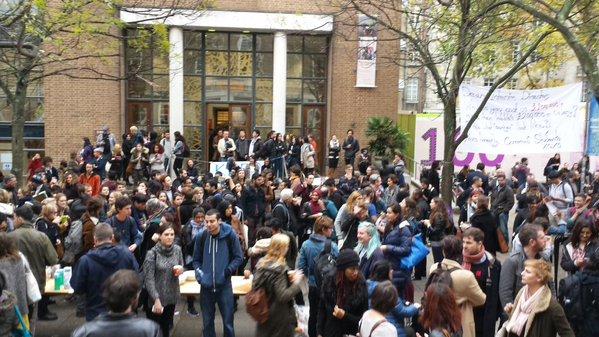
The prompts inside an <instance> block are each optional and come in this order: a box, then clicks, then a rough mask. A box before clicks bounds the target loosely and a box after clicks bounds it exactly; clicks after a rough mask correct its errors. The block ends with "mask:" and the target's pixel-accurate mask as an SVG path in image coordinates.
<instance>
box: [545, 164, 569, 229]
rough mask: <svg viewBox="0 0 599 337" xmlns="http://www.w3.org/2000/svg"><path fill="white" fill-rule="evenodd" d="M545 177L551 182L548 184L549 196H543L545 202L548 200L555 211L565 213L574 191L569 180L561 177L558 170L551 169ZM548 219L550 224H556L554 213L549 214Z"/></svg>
mask: <svg viewBox="0 0 599 337" xmlns="http://www.w3.org/2000/svg"><path fill="white" fill-rule="evenodd" d="M547 178H548V179H549V181H550V182H551V185H549V196H547V197H545V203H548V202H550V203H551V204H552V205H553V206H555V207H554V208H555V209H556V211H558V212H561V213H563V214H566V212H567V210H568V208H569V207H572V205H573V204H574V191H573V190H572V186H571V185H570V183H569V182H567V181H564V180H563V179H562V175H561V173H560V172H559V171H551V172H549V175H547ZM550 210H551V208H550ZM550 215H552V216H550V217H549V221H550V223H551V225H557V218H556V217H555V215H556V214H555V213H552V214H550Z"/></svg>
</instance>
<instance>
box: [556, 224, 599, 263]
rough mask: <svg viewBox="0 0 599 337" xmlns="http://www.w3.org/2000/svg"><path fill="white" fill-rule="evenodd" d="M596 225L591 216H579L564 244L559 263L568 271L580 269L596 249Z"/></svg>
mask: <svg viewBox="0 0 599 337" xmlns="http://www.w3.org/2000/svg"><path fill="white" fill-rule="evenodd" d="M597 235H598V234H597V227H595V224H594V223H593V219H592V218H591V217H585V218H580V219H579V220H578V221H577V222H576V225H575V226H574V229H573V230H572V235H571V236H570V242H569V243H568V244H566V249H565V250H564V255H562V260H561V263H560V265H561V266H562V268H563V269H564V270H565V271H567V272H568V273H571V274H574V273H576V272H577V271H579V270H582V269H583V268H584V267H585V265H586V264H587V262H588V258H589V256H590V255H592V254H593V252H594V251H595V250H596V249H597V246H598V244H597Z"/></svg>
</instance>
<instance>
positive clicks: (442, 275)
mask: <svg viewBox="0 0 599 337" xmlns="http://www.w3.org/2000/svg"><path fill="white" fill-rule="evenodd" d="M462 250H463V249H462V241H460V239H458V238H457V237H456V236H454V235H448V236H446V237H445V238H443V256H444V257H445V258H444V259H443V260H442V261H441V262H440V263H435V264H433V266H432V267H431V269H430V274H429V276H428V280H427V281H426V287H425V289H426V288H428V286H429V285H430V284H432V283H444V284H447V285H448V286H450V287H451V288H452V289H453V291H454V293H455V297H456V302H457V304H458V306H459V307H460V312H461V313H462V331H463V334H462V336H463V337H475V336H476V329H475V322H474V313H473V307H478V306H481V305H483V304H485V301H486V299H487V296H486V295H485V293H484V292H483V291H482V289H481V288H480V287H479V286H478V282H477V281H476V278H475V276H474V274H473V273H472V272H471V271H469V270H466V269H464V268H463V267H462V266H461V265H460V263H459V262H458V261H460V260H461V259H462Z"/></svg>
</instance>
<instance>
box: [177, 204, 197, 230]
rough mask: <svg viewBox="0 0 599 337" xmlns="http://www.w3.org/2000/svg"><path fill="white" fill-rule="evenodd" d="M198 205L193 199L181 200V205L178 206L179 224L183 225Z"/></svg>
mask: <svg viewBox="0 0 599 337" xmlns="http://www.w3.org/2000/svg"><path fill="white" fill-rule="evenodd" d="M196 207H198V204H197V203H196V202H195V201H193V200H187V199H186V200H183V202H182V203H181V206H179V217H180V218H179V220H180V221H181V225H185V224H187V223H188V222H189V220H191V218H192V217H193V210H194V209H195V208H196Z"/></svg>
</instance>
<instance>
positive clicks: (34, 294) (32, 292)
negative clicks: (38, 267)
mask: <svg viewBox="0 0 599 337" xmlns="http://www.w3.org/2000/svg"><path fill="white" fill-rule="evenodd" d="M21 258H22V259H23V265H24V266H25V282H26V283H27V299H28V300H29V303H30V304H31V303H36V302H38V301H39V300H41V299H42V293H41V292H40V288H39V285H38V283H37V280H36V279H35V276H33V273H32V272H31V268H29V262H27V260H25V257H24V256H22V257H21Z"/></svg>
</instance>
